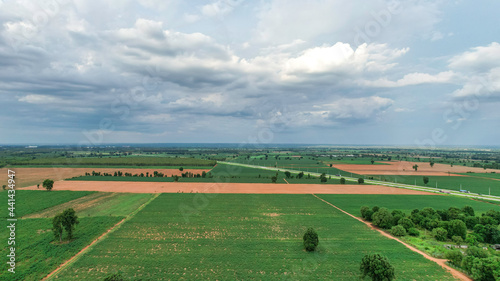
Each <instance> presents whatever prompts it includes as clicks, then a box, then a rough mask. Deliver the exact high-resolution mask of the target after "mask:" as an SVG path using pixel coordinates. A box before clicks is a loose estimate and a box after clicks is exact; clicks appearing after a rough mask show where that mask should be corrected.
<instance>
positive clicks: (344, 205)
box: [318, 194, 500, 217]
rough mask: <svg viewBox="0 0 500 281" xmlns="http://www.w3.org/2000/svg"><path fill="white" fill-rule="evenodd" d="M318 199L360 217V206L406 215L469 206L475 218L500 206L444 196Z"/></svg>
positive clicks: (350, 196) (498, 208) (347, 196)
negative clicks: (418, 210)
mask: <svg viewBox="0 0 500 281" xmlns="http://www.w3.org/2000/svg"><path fill="white" fill-rule="evenodd" d="M318 196H319V197H321V198H323V199H325V200H326V201H328V202H330V203H332V204H333V205H335V206H337V207H339V208H341V209H343V210H344V211H346V212H348V213H351V214H353V215H355V216H358V217H359V216H360V213H359V209H360V208H361V206H369V207H370V208H371V207H373V206H379V207H386V208H388V209H389V210H402V211H403V212H405V213H406V214H407V215H409V214H410V213H411V211H412V210H413V209H422V208H425V207H432V208H434V209H436V210H438V209H448V208H449V207H457V208H462V207H464V206H467V205H469V206H471V207H473V208H474V210H475V212H476V216H477V215H479V214H481V213H484V212H486V211H488V210H491V209H494V210H497V211H500V206H498V205H493V204H489V203H485V202H480V201H476V200H473V199H469V198H463V197H456V196H444V195H359V194H321V195H318Z"/></svg>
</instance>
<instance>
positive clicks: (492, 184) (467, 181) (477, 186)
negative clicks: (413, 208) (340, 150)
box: [366, 174, 500, 195]
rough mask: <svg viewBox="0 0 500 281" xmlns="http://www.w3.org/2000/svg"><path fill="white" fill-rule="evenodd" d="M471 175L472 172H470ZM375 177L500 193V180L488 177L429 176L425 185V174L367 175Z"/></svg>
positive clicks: (406, 182) (477, 191) (454, 188)
mask: <svg viewBox="0 0 500 281" xmlns="http://www.w3.org/2000/svg"><path fill="white" fill-rule="evenodd" d="M469 175H470V174H469ZM368 177H373V178H374V179H376V180H387V181H390V182H394V181H395V180H397V182H398V183H405V184H412V185H413V184H415V182H416V184H417V185H419V186H427V187H436V183H437V188H438V189H440V188H444V189H451V190H460V186H461V187H462V189H465V190H468V191H470V192H473V193H481V194H488V193H489V191H490V188H491V195H500V181H497V180H494V179H488V178H476V177H454V176H427V177H428V178H429V183H428V184H427V185H424V182H423V178H424V176H391V175H383V176H382V175H381V176H376V175H375V176H374V175H370V176H368V175H367V176H366V178H368Z"/></svg>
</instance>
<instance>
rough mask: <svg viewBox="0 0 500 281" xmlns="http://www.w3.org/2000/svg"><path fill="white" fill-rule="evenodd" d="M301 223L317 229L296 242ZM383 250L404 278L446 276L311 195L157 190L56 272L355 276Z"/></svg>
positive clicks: (150, 276) (161, 276) (66, 275)
mask: <svg viewBox="0 0 500 281" xmlns="http://www.w3.org/2000/svg"><path fill="white" fill-rule="evenodd" d="M307 227H313V228H315V229H316V231H317V232H318V234H319V237H320V244H319V246H318V249H317V251H316V252H315V253H307V252H305V251H304V250H303V245H302V235H303V234H304V232H305V230H306V228H307ZM374 252H378V253H382V254H383V255H386V256H388V257H389V259H390V261H391V263H392V264H393V265H394V266H395V268H396V276H397V277H399V278H401V279H405V280H423V279H427V280H453V278H452V277H451V275H450V274H449V273H447V272H446V271H445V270H444V269H442V268H441V267H440V266H438V265H437V264H435V263H433V262H431V261H428V260H426V259H424V258H423V257H422V256H421V255H419V254H417V253H414V252H412V251H410V250H408V249H407V248H405V247H404V246H403V245H401V244H399V243H398V242H396V241H394V240H390V239H387V238H384V237H383V236H381V235H380V234H379V233H378V232H376V231H374V230H370V229H369V228H368V227H366V226H365V225H364V224H363V223H361V222H358V221H356V220H354V219H352V218H350V217H349V216H347V215H345V214H343V213H341V212H339V211H337V210H336V209H335V208H332V207H331V206H328V205H327V204H325V203H324V202H321V201H320V200H318V199H317V198H314V197H313V196H311V195H235V194H219V195H217V194H210V195H209V194H206V195H205V194H162V195H161V196H160V197H158V198H157V199H155V200H154V201H152V202H151V203H150V204H149V205H147V206H146V207H145V208H144V209H143V210H142V211H140V212H139V213H138V214H137V215H135V216H134V217H133V218H131V219H130V220H129V221H128V222H126V223H124V224H123V225H122V226H121V227H120V228H119V229H117V230H116V231H115V232H113V233H111V234H110V235H109V236H108V237H107V238H106V240H104V241H102V242H101V243H99V244H97V245H96V246H95V247H94V248H92V250H91V251H90V252H88V253H87V254H86V255H85V256H83V257H82V258H81V259H79V260H78V261H76V262H75V263H73V264H72V265H71V266H69V267H67V268H65V269H64V270H63V271H62V272H61V273H60V274H58V276H57V277H59V278H62V279H64V280H96V279H100V278H103V277H104V276H106V275H108V274H110V273H115V272H121V273H122V274H123V275H124V276H125V278H127V279H131V278H132V279H143V280H170V279H176V280H177V279H187V280H201V279H209V280H216V279H218V280H251V279H264V280H277V279H288V278H290V279H296V280H306V279H307V280H318V279H320V280H321V279H322V280H332V279H334V280H359V263H360V261H361V258H362V257H363V256H364V255H365V254H368V253H374Z"/></svg>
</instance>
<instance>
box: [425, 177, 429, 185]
mask: <svg viewBox="0 0 500 281" xmlns="http://www.w3.org/2000/svg"><path fill="white" fill-rule="evenodd" d="M428 183H429V177H424V185H427V184H428Z"/></svg>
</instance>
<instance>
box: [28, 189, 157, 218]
mask: <svg viewBox="0 0 500 281" xmlns="http://www.w3.org/2000/svg"><path fill="white" fill-rule="evenodd" d="M152 197H153V194H148V193H138V194H137V193H109V192H96V193H93V194H90V195H87V196H84V197H80V198H78V199H75V200H71V201H68V202H66V203H63V204H60V205H57V206H54V207H51V208H48V209H45V210H43V211H41V212H37V213H33V214H31V215H29V216H28V217H30V218H31V217H35V218H40V217H41V218H50V217H54V216H55V215H56V214H59V213H61V212H63V211H64V210H65V209H67V208H73V209H74V210H75V211H76V212H77V213H78V215H79V216H81V217H87V216H127V215H129V214H130V213H132V211H134V210H136V209H137V208H139V207H140V206H141V205H142V204H144V203H145V202H147V201H148V200H149V199H150V198H152Z"/></svg>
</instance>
